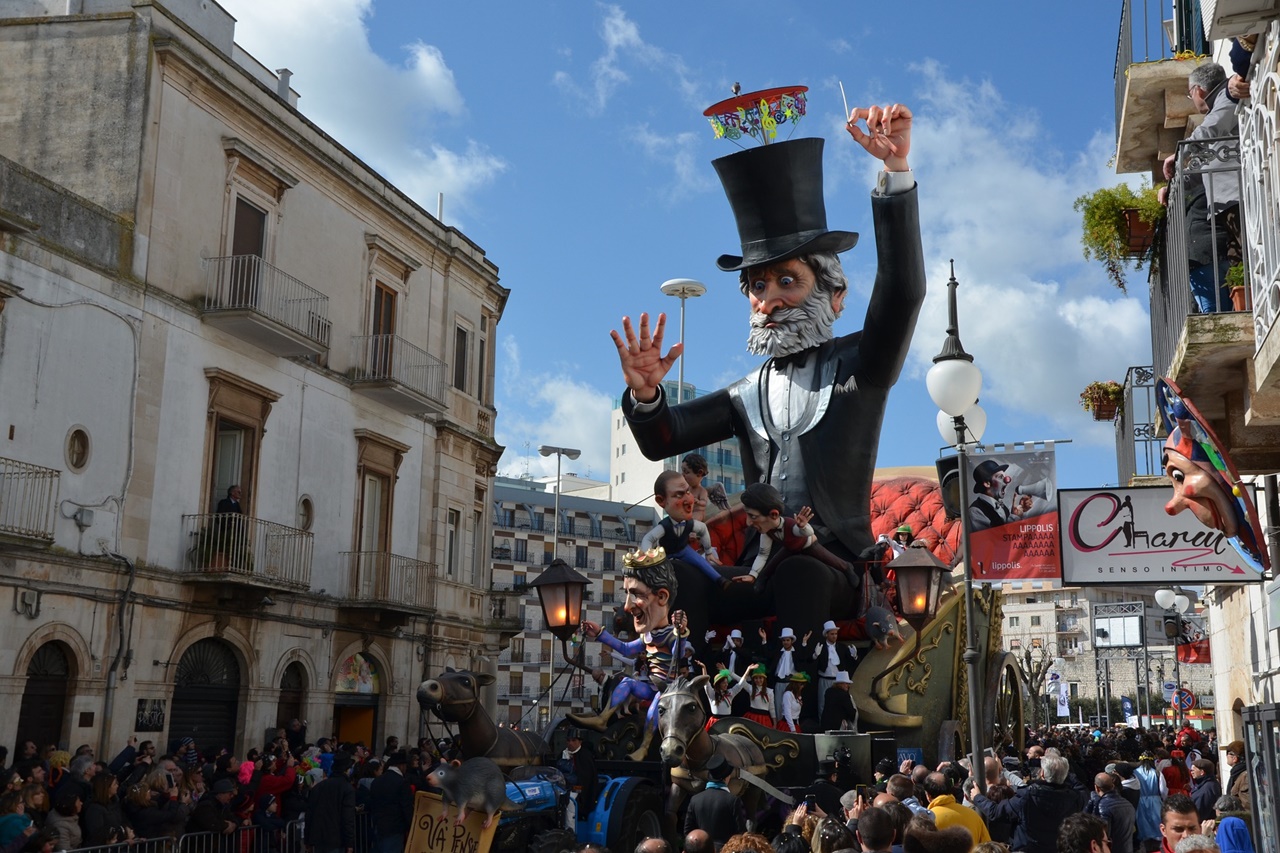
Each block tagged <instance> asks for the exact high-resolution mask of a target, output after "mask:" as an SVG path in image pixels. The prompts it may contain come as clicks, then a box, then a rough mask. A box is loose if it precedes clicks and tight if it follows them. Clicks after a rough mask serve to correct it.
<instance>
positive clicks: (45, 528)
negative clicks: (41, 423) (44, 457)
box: [0, 456, 62, 542]
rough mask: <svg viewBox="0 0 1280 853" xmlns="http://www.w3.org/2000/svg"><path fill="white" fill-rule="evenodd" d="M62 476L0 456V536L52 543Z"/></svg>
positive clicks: (60, 473) (58, 473)
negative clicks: (59, 483)
mask: <svg viewBox="0 0 1280 853" xmlns="http://www.w3.org/2000/svg"><path fill="white" fill-rule="evenodd" d="M61 476H62V472H60V471H58V470H56V469H54V468H42V467H40V466H39V465H32V464H31V463H29V462H19V461H18V460H16V459H6V458H4V457H3V456H0V535H3V536H16V537H20V538H22V539H35V540H38V541H41V542H52V541H53V520H54V518H55V515H54V510H55V508H56V507H57V505H58V482H59V478H60V477H61Z"/></svg>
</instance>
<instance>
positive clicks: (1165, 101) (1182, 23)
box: [1115, 0, 1212, 174]
mask: <svg viewBox="0 0 1280 853" xmlns="http://www.w3.org/2000/svg"><path fill="white" fill-rule="evenodd" d="M1197 5H1198V4H1195V3H1193V2H1192V0H1174V2H1173V16H1172V18H1171V19H1170V20H1168V21H1166V20H1164V14H1165V10H1166V9H1167V8H1168V5H1167V4H1165V3H1150V2H1147V0H1142V2H1140V3H1138V2H1135V0H1124V2H1123V4H1122V7H1121V11H1120V33H1119V37H1118V39H1117V44H1116V67H1115V116H1116V171H1117V172H1119V173H1121V174H1125V173H1129V172H1150V171H1151V170H1152V169H1153V168H1154V167H1155V165H1156V160H1157V158H1158V156H1159V154H1160V152H1162V151H1168V150H1170V149H1171V148H1172V147H1173V145H1174V143H1176V142H1177V141H1178V140H1179V139H1181V138H1182V136H1183V135H1185V132H1186V119H1187V117H1188V116H1190V115H1191V114H1192V113H1193V112H1194V106H1193V105H1192V103H1191V102H1190V101H1189V100H1187V98H1186V93H1187V75H1189V74H1190V73H1191V70H1192V69H1193V68H1195V67H1196V66H1197V65H1199V64H1200V63H1201V62H1210V61H1212V60H1209V59H1174V58H1173V57H1174V56H1175V54H1181V53H1189V54H1192V55H1195V56H1197V57H1200V56H1203V55H1204V54H1207V53H1210V52H1211V51H1210V50H1209V49H1208V46H1207V43H1206V41H1205V37H1204V30H1203V28H1202V27H1201V24H1200V12H1199V9H1198V8H1197Z"/></svg>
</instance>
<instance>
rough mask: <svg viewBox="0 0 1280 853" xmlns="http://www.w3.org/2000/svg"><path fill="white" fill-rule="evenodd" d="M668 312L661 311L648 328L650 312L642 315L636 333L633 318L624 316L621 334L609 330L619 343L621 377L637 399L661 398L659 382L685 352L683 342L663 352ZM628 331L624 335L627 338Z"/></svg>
mask: <svg viewBox="0 0 1280 853" xmlns="http://www.w3.org/2000/svg"><path fill="white" fill-rule="evenodd" d="M666 326H667V315H666V314H659V315H658V322H657V324H656V325H655V326H654V327H653V332H652V334H650V331H649V315H648V314H641V315H640V333H639V335H637V334H636V332H635V330H634V329H633V328H632V327H631V318H630V317H623V318H622V332H623V334H622V335H619V334H618V332H617V331H616V330H611V331H610V332H609V337H611V338H613V343H614V345H615V346H617V347H618V360H619V361H620V362H621V363H622V378H623V379H624V380H625V381H626V383H627V387H628V388H630V389H631V393H632V395H633V396H634V397H635V398H636V402H638V403H652V402H653V401H654V400H656V399H657V398H658V386H659V385H660V384H662V380H663V378H665V377H666V375H667V371H668V370H670V369H671V366H672V365H673V364H675V363H676V359H677V358H679V357H680V353H682V352H684V344H676V345H675V346H673V347H672V348H671V349H670V350H668V351H667V354H666V355H665V356H664V355H663V354H662V335H663V333H664V332H665V330H666ZM624 335H625V338H624Z"/></svg>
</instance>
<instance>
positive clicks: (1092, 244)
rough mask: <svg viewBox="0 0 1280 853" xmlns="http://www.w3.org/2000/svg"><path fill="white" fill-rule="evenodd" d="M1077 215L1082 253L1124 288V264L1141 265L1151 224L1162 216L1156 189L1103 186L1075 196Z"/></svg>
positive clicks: (1150, 238)
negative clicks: (1080, 231)
mask: <svg viewBox="0 0 1280 853" xmlns="http://www.w3.org/2000/svg"><path fill="white" fill-rule="evenodd" d="M1075 209H1076V210H1077V211H1079V213H1080V214H1081V228H1082V233H1081V235H1080V244H1081V245H1082V246H1083V247H1084V256H1085V257H1086V258H1089V259H1096V260H1099V261H1102V264H1103V266H1105V267H1106V268H1107V276H1108V277H1109V278H1110V279H1111V282H1112V283H1113V284H1114V285H1115V286H1116V287H1118V288H1120V290H1121V292H1124V291H1125V278H1124V273H1125V267H1126V266H1128V265H1129V264H1132V265H1133V268H1134V269H1137V268H1139V267H1141V266H1142V262H1143V260H1145V259H1146V258H1147V256H1149V255H1150V254H1151V247H1152V246H1153V245H1154V237H1155V226H1156V223H1158V222H1159V221H1160V220H1161V219H1162V218H1163V217H1164V205H1162V204H1161V203H1160V199H1159V197H1158V196H1157V188H1155V187H1143V188H1142V189H1141V190H1139V191H1138V192H1136V193H1135V192H1134V191H1133V188H1132V187H1130V186H1129V185H1128V184H1120V185H1119V186H1115V187H1103V188H1102V189H1099V190H1096V191H1094V192H1092V193H1087V194H1085V195H1082V196H1080V197H1079V198H1078V199H1076V203H1075Z"/></svg>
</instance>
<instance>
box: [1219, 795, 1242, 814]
mask: <svg viewBox="0 0 1280 853" xmlns="http://www.w3.org/2000/svg"><path fill="white" fill-rule="evenodd" d="M1213 807H1214V809H1215V810H1217V811H1220V812H1242V811H1244V803H1242V802H1240V798H1239V797H1234V796H1232V795H1231V794H1223V795H1222V796H1221V797H1218V799H1216V800H1214V801H1213Z"/></svg>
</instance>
